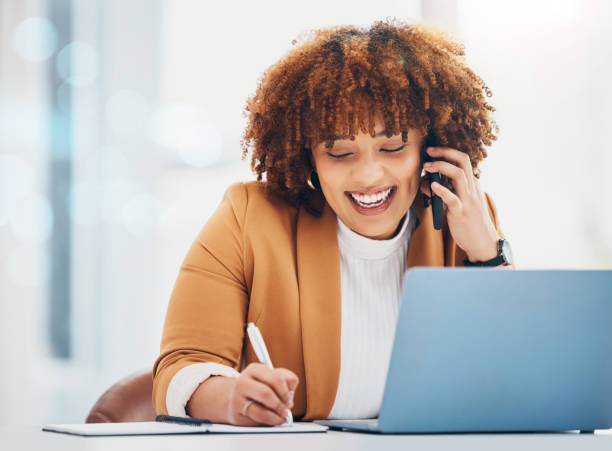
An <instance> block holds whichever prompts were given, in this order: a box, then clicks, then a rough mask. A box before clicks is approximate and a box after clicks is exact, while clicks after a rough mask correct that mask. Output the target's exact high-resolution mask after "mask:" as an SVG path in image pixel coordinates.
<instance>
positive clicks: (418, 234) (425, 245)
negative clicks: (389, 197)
mask: <svg viewBox="0 0 612 451" xmlns="http://www.w3.org/2000/svg"><path fill="white" fill-rule="evenodd" d="M424 199H425V196H424V195H423V194H422V193H421V191H419V192H418V193H417V195H416V197H415V199H414V203H413V204H412V206H413V211H414V212H415V213H416V216H417V218H418V222H417V226H416V228H415V229H414V231H413V232H412V236H411V237H410V245H409V246H408V262H407V267H408V268H412V267H413V266H444V238H443V235H442V230H436V229H434V227H433V214H432V211H431V207H429V208H425V206H424V205H423V202H424Z"/></svg>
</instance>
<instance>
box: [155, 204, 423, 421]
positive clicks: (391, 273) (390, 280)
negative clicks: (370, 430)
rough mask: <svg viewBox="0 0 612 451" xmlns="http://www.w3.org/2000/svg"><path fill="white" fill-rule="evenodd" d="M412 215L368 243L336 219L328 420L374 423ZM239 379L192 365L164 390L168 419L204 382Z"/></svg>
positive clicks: (229, 371) (223, 369) (212, 366)
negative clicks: (335, 364) (335, 341)
mask: <svg viewBox="0 0 612 451" xmlns="http://www.w3.org/2000/svg"><path fill="white" fill-rule="evenodd" d="M416 221H417V219H416V215H415V213H414V211H413V210H410V211H409V214H408V215H406V217H405V218H404V220H403V223H402V226H401V229H400V231H399V233H398V234H397V235H395V236H394V237H393V238H391V239H389V240H373V239H370V238H366V237H364V236H361V235H359V234H357V233H355V232H353V231H352V230H351V229H349V228H348V227H347V226H346V225H345V224H344V223H343V222H342V221H341V220H340V218H338V246H339V250H340V281H341V298H342V299H341V302H342V307H341V311H342V326H341V345H340V349H341V353H340V355H341V356H340V380H339V383H338V390H337V392H336V399H335V401H334V405H333V407H332V410H331V412H330V414H329V416H328V418H330V419H332V418H333V419H338V418H344V419H354V418H375V417H377V416H378V412H379V411H380V406H381V403H382V396H383V389H384V385H385V380H386V378H387V371H388V367H389V360H390V358H391V349H392V346H393V338H394V336H395V328H396V323H397V316H398V312H399V304H400V299H401V290H402V279H403V275H404V272H405V270H406V263H407V256H408V246H409V242H410V237H411V236H412V232H413V230H414V228H415V226H416ZM212 375H220V376H228V377H238V376H239V375H240V373H239V372H238V371H236V370H234V369H233V368H231V367H229V366H226V365H222V364H219V363H213V362H207V363H195V364H193V365H188V366H186V367H184V368H182V369H181V370H179V371H178V372H177V373H176V374H175V375H174V377H173V378H172V380H171V381H170V384H169V386H168V391H167V393H166V408H167V409H168V415H175V416H186V413H185V406H186V404H187V401H188V400H189V398H190V397H191V395H192V394H193V392H194V391H195V390H196V388H197V387H198V385H199V384H200V383H202V382H203V381H204V380H206V379H207V378H208V377H209V376H212Z"/></svg>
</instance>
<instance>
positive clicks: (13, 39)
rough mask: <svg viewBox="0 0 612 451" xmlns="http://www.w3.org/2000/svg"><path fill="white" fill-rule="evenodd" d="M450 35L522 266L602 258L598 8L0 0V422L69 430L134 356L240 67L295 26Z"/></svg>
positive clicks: (217, 189) (216, 195) (219, 160)
mask: <svg viewBox="0 0 612 451" xmlns="http://www.w3.org/2000/svg"><path fill="white" fill-rule="evenodd" d="M388 16H393V17H398V18H401V19H404V20H407V21H425V22H428V23H431V24H434V25H437V26H439V27H441V28H443V29H446V30H448V31H450V32H452V33H454V34H455V35H456V36H457V37H459V38H460V39H461V40H462V41H463V42H464V43H465V45H466V49H467V59H468V62H469V64H471V66H472V67H473V68H474V70H475V71H476V73H477V74H479V75H481V76H482V77H483V79H484V80H485V81H486V82H487V84H488V85H489V87H490V88H491V89H492V91H493V97H492V98H491V99H490V101H491V103H492V104H493V105H494V106H495V107H496V108H497V112H496V113H495V118H496V120H497V122H498V123H499V125H500V133H499V140H498V141H497V142H495V143H494V144H493V146H492V148H491V149H490V151H489V158H488V159H487V160H486V161H485V162H484V163H483V165H482V173H483V176H482V179H481V183H482V186H483V188H484V189H485V190H486V191H487V192H489V193H490V194H491V195H492V197H493V199H494V200H495V202H496V204H497V207H498V210H499V215H500V220H501V225H502V228H503V230H504V232H505V233H506V235H507V237H508V238H509V239H510V240H511V241H512V244H513V247H514V252H515V258H516V261H517V266H518V267H519V268H532V269H540V268H610V267H612V233H611V232H612V146H611V144H610V142H611V141H612V127H610V123H611V120H612V87H611V86H610V83H609V80H610V73H612V45H611V44H612V29H611V28H610V27H609V24H610V22H611V19H612V7H611V6H610V3H609V2H607V1H605V0H601V1H595V0H591V1H584V0H538V1H533V0H514V1H512V2H508V1H501V0H500V1H484V0H482V1H474V0H473V1H467V0H401V1H390V0H379V1H378V2H375V3H372V2H365V1H364V2H354V1H337V2H329V1H322V0H321V1H320V0H316V1H315V0H311V1H308V2H293V1H237V2H231V1H230V2H203V1H198V0H189V1H188V0H129V1H125V0H122V1H119V0H73V1H69V0H1V1H0V362H2V363H1V365H0V400H1V402H0V424H2V425H12V424H27V425H41V424H45V423H63V422H64V423H72V422H82V421H84V419H85V416H86V415H87V412H88V410H89V408H90V407H91V405H92V404H93V403H94V402H95V400H96V399H97V397H98V396H99V395H100V394H101V393H102V392H103V391H104V390H105V389H106V388H107V387H108V386H110V385H111V384H112V383H114V382H115V381H117V380H118V379H120V378H122V377H124V376H126V375H128V374H129V373H131V372H133V371H136V370H139V369H143V368H150V367H151V365H152V364H153V361H154V360H155V358H156V357H157V353H158V351H159V340H160V335H161V328H162V324H163V319H164V314H165V310H166V305H167V302H168V298H169V295H170V291H171V289H172V285H173V283H174V280H175V277H176V274H177V271H178V268H179V265H180V263H181V260H182V258H183V256H184V255H185V252H186V250H187V248H188V246H189V245H190V244H191V242H192V241H193V239H194V238H195V236H196V234H197V233H198V231H199V229H200V228H201V227H202V225H203V224H204V222H205V221H206V219H207V217H208V216H209V215H210V214H211V212H212V211H213V210H214V208H215V207H216V205H217V204H218V202H219V201H220V199H221V196H222V193H223V192H224V190H225V188H226V187H227V186H228V185H229V184H230V183H232V182H234V181H237V180H248V179H252V178H253V176H252V175H251V173H250V168H249V163H248V161H241V159H240V148H239V142H240V137H241V133H242V130H243V128H244V125H245V119H244V117H243V115H242V111H243V108H244V104H245V101H246V99H247V97H248V96H249V95H250V94H251V93H253V92H254V90H255V87H256V83H257V80H258V77H260V75H261V74H262V73H263V71H264V70H265V69H266V68H267V67H268V66H269V65H271V64H273V63H274V62H275V61H277V60H278V59H279V58H280V57H281V56H282V55H283V54H284V53H285V52H286V51H287V50H289V49H290V48H291V40H292V39H294V38H296V37H297V36H298V35H299V34H300V33H301V32H303V31H306V30H308V29H312V28H318V27H323V26H330V25H334V24H348V23H350V24H355V25H370V24H371V23H372V22H373V21H374V20H377V19H384V18H386V17H388Z"/></svg>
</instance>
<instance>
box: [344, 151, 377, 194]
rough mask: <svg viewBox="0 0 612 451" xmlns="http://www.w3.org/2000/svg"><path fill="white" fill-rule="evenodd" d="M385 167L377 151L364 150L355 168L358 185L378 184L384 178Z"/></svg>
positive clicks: (354, 178) (366, 186)
mask: <svg viewBox="0 0 612 451" xmlns="http://www.w3.org/2000/svg"><path fill="white" fill-rule="evenodd" d="M384 174H385V168H384V166H383V164H382V162H381V161H380V160H379V158H378V155H376V152H371V151H369V152H364V153H363V156H362V158H360V159H359V161H358V162H357V165H356V166H355V167H354V168H353V177H352V178H353V180H354V181H355V183H357V184H358V185H360V186H362V187H364V188H368V187H372V186H377V185H378V184H380V182H381V181H382V180H383V177H384Z"/></svg>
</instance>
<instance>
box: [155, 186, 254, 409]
mask: <svg viewBox="0 0 612 451" xmlns="http://www.w3.org/2000/svg"><path fill="white" fill-rule="evenodd" d="M245 210H246V190H245V187H244V185H243V184H235V185H232V186H231V187H230V188H228V190H227V191H226V193H225V195H224V197H223V200H222V201H221V203H220V205H219V207H218V208H217V210H216V211H215V212H214V213H213V215H212V216H211V217H210V219H209V220H208V222H207V223H206V225H205V226H204V227H203V228H202V230H201V232H200V233H199V235H198V237H197V239H196V240H195V241H194V243H193V244H192V245H191V247H190V249H189V251H188V253H187V256H186V257H185V259H184V261H183V264H182V266H181V268H180V271H179V274H178V277H177V280H176V283H175V285H174V288H173V291H172V295H171V298H170V301H169V304H168V310H167V313H166V319H165V322H164V328H163V333H162V340H161V352H160V355H159V357H158V358H157V359H156V361H155V364H154V367H153V377H154V380H153V404H154V406H155V410H156V412H157V413H164V414H167V413H168V406H167V405H166V395H167V391H168V387H169V385H170V382H171V380H172V379H173V377H174V376H175V375H176V374H177V373H178V372H179V371H180V370H181V369H183V368H185V367H187V366H189V365H193V364H197V363H206V362H214V363H217V364H221V365H225V366H227V367H230V368H232V369H234V370H235V371H238V369H239V367H240V358H241V354H242V343H243V338H244V328H245V320H246V314H247V306H248V293H247V288H246V282H245V279H244V273H243V272H244V271H243V236H242V227H241V224H242V221H243V216H244V213H245ZM210 379H211V380H212V379H219V378H210ZM202 385H204V384H202Z"/></svg>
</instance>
